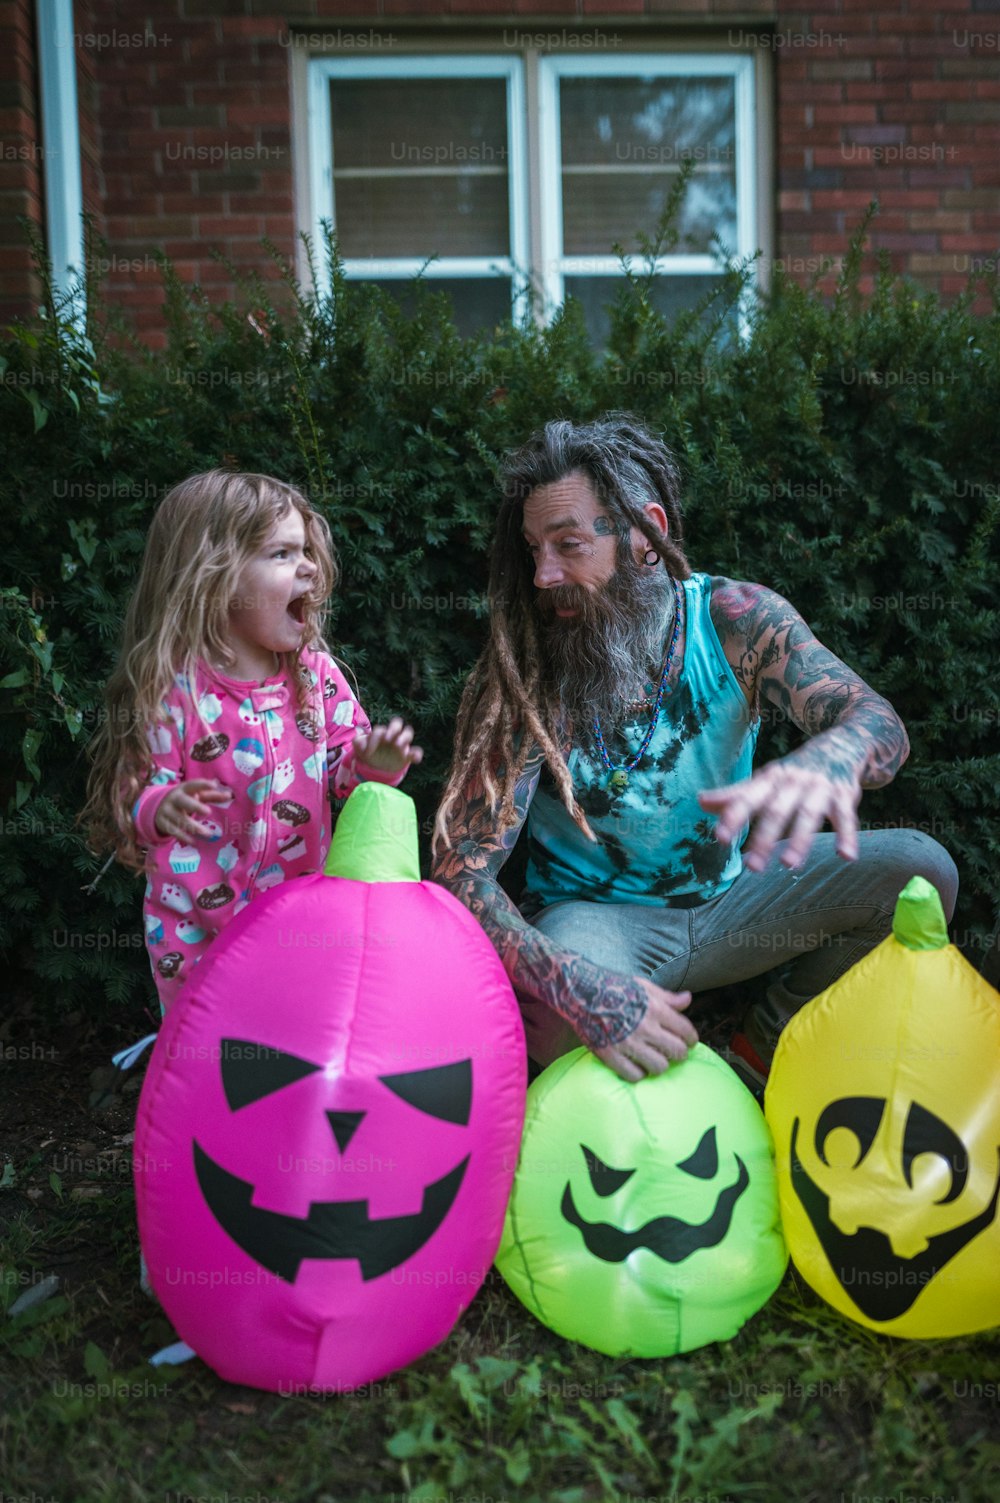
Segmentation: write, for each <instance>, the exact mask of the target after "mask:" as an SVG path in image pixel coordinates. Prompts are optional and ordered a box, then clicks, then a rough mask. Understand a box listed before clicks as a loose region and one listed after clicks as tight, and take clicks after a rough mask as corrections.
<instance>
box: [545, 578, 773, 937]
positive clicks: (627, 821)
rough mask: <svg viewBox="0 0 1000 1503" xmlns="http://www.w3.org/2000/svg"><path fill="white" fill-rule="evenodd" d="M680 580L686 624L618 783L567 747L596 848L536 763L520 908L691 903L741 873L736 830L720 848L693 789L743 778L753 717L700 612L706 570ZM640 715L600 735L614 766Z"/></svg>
mask: <svg viewBox="0 0 1000 1503" xmlns="http://www.w3.org/2000/svg"><path fill="white" fill-rule="evenodd" d="M682 583H683V589H684V596H685V609H686V623H687V625H686V639H685V644H684V660H683V663H682V665H681V673H680V678H679V680H678V681H677V683H676V685H675V687H674V689H673V691H672V692H668V693H667V694H666V695H665V696H664V700H663V704H662V706H661V708H660V715H659V719H658V721H657V725H656V730H655V731H654V732H653V738H652V740H651V742H650V744H649V747H648V749H647V751H646V754H645V756H644V757H643V759H642V761H641V762H640V763H639V765H638V767H636V768H635V769H634V770H632V771H631V772H630V773H629V774H628V786H627V788H626V789H625V790H624V792H622V793H613V792H612V791H611V790H610V789H609V787H608V777H609V774H608V770H607V768H606V767H604V765H603V764H602V762H601V761H600V757H599V755H598V753H597V750H596V748H595V749H594V750H593V752H590V751H585V750H583V749H582V748H581V747H579V746H576V747H574V748H573V750H572V752H571V753H570V757H569V763H568V765H569V771H570V775H571V777H572V779H573V788H574V791H575V793H576V797H577V799H578V801H579V803H580V806H581V808H582V809H583V811H584V813H585V814H586V816H587V819H588V821H589V822H590V827H591V829H592V830H593V831H594V834H595V835H596V836H597V837H598V842H599V843H598V844H597V845H593V844H591V842H590V841H589V840H587V838H586V837H585V836H584V835H582V834H581V833H580V831H579V830H578V829H577V827H576V825H575V824H574V823H573V821H572V820H571V819H570V817H569V815H568V814H567V812H566V810H565V808H564V807H563V803H562V800H561V799H560V798H559V795H558V793H557V792H556V788H555V783H554V781H553V779H552V776H551V774H550V773H549V771H548V769H543V771H542V776H541V779H540V780H539V785H538V788H537V789H536V791H535V796H534V798H533V799H532V802H531V806H530V808H529V810H528V819H527V835H528V868H527V874H526V881H525V896H524V903H523V905H522V906H523V909H524V912H525V913H526V914H530V913H532V912H537V911H538V910H539V909H540V908H543V907H547V906H548V905H549V904H550V903H559V902H562V901H563V900H564V899H567V898H578V899H583V900H585V901H587V902H592V903H594V902H596V903H646V904H650V905H658V904H666V905H667V906H668V907H672V908H692V907H695V906H696V905H698V904H700V903H705V902H708V900H709V899H710V898H714V897H718V895H719V894H720V893H722V892H725V890H726V888H727V887H729V886H730V884H731V883H732V882H733V881H734V879H735V878H736V876H737V875H738V873H739V871H740V869H741V866H742V861H741V857H740V847H741V845H742V843H743V840H744V839H745V837H746V833H747V827H745V828H744V829H743V830H741V831H740V832H739V835H738V836H737V838H736V839H735V840H734V841H733V843H732V845H728V846H726V845H722V844H721V843H720V842H719V841H717V840H716V838H715V835H714V834H713V829H714V826H715V817H714V815H709V814H706V813H705V811H704V810H703V809H702V807H701V805H700V804H699V803H698V799H697V794H698V793H699V792H701V791H703V790H704V789H706V788H719V787H721V786H722V785H724V784H726V783H735V782H737V781H738V780H739V779H740V778H746V777H749V776H750V772H751V768H752V764H753V754H754V748H755V746H756V742H757V732H758V730H759V724H760V723H759V721H758V720H756V719H755V718H754V717H753V716H752V714H751V711H750V706H749V704H748V703H747V699H746V695H745V694H744V693H743V691H742V689H741V688H740V686H739V684H738V683H737V681H736V677H735V675H734V673H733V670H732V669H731V668H730V666H729V664H728V663H727V661H726V658H725V654H724V653H723V651H722V644H721V643H720V641H719V637H718V633H717V632H716V629H715V626H714V624H713V622H712V618H711V616H710V614H709V604H710V601H711V593H712V586H711V579H710V577H709V575H707V574H693V575H692V576H691V578H690V579H687V580H684V581H683V582H682ZM649 714H650V711H649V710H643V711H641V712H640V713H639V715H638V716H637V717H636V718H635V719H633V720H628V721H626V722H625V724H624V725H623V727H622V729H621V731H620V732H619V733H618V734H617V735H615V736H614V737H613V738H612V741H611V744H610V745H609V747H608V753H609V755H610V757H611V759H612V761H613V762H614V763H615V764H616V765H618V764H619V763H622V762H628V761H631V759H632V758H633V757H634V756H635V754H636V752H637V751H638V749H639V746H640V744H641V742H642V738H643V736H644V735H645V733H646V731H647V729H648V727H649Z"/></svg>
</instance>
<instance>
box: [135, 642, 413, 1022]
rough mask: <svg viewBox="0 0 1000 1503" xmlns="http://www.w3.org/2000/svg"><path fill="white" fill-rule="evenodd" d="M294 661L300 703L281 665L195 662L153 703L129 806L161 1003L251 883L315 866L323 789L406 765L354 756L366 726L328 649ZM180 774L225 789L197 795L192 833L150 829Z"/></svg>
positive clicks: (379, 777)
mask: <svg viewBox="0 0 1000 1503" xmlns="http://www.w3.org/2000/svg"><path fill="white" fill-rule="evenodd" d="M301 664H302V671H303V672H304V674H305V675H306V676H307V678H308V681H309V683H310V694H309V705H308V709H306V710H305V711H299V710H297V709H296V707H295V696H294V690H293V687H292V684H291V683H290V681H289V680H288V679H287V678H286V677H285V675H284V674H276V675H275V676H274V677H273V678H269V679H267V680H266V681H265V682H264V683H263V684H260V683H257V682H256V681H254V682H251V683H246V682H243V681H240V680H237V679H231V678H226V677H225V676H224V675H223V674H221V673H219V672H217V671H216V670H215V669H214V668H210V667H209V666H208V665H207V664H204V663H202V664H199V667H198V673H197V682H196V685H195V692H194V695H193V696H192V693H191V689H190V685H189V683H188V681H187V680H186V679H185V678H183V676H182V675H180V674H179V675H178V676H177V678H176V679H175V681H174V685H173V688H172V689H171V690H170V692H169V693H168V694H167V695H166V697H165V698H164V700H163V702H162V703H163V707H164V710H165V712H166V715H167V719H166V720H165V721H161V722H160V723H158V724H157V725H153V726H150V728H149V740H150V751H151V755H152V760H153V773H152V775H151V777H150V779H149V782H148V783H147V785H146V787H145V788H144V789H143V791H142V793H141V794H140V795H139V797H138V799H137V800H136V803H135V807H134V809H133V817H134V819H135V825H136V831H137V835H138V841H139V844H140V845H142V846H145V847H146V877H147V881H146V894H145V898H144V901H143V918H144V921H145V928H146V947H147V949H148V951H149V956H150V963H151V965H152V969H153V979H154V981H155V983H156V989H157V991H158V993H159V997H160V1006H161V1008H162V1010H163V1012H164V1013H165V1012H166V1011H167V1009H168V1007H170V1005H171V1003H172V1002H173V1001H174V1000H175V998H176V997H177V996H178V994H179V992H180V988H181V986H182V985H183V983H184V981H185V979H186V978H187V976H189V975H190V973H191V971H192V969H193V968H194V966H195V965H196V964H197V963H198V961H199V960H200V959H201V957H202V955H203V954H204V953H205V951H206V949H207V948H208V946H209V945H210V944H211V942H212V940H213V939H214V938H215V936H216V935H217V934H219V933H220V932H221V930H222V929H224V928H225V926H226V924H228V922H229V920H230V919H231V918H233V916H234V915H235V914H237V913H239V912H240V910H241V909H242V908H245V907H246V905H247V904H248V903H249V902H250V901H251V900H252V899H253V897H254V896H255V894H256V893H258V892H262V891H265V890H266V889H267V888H269V887H275V886H276V885H277V884H278V883H279V882H287V881H288V879H289V878H290V877H298V876H302V875H304V874H305V873H307V872H314V871H319V870H321V869H322V866H323V862H324V860H325V859H326V854H327V851H328V849H329V846H330V795H331V794H332V795H333V797H334V798H346V797H347V795H348V794H349V793H350V792H351V791H352V790H353V789H354V788H356V787H357V785H358V783H359V782H362V781H366V780H367V781H375V782H381V783H392V784H397V783H399V782H401V781H402V778H403V776H404V774H405V769H404V771H403V773H397V774H388V773H383V772H379V771H377V770H376V769H375V768H372V767H368V766H366V765H365V764H363V763H361V762H359V761H358V760H357V759H356V757H355V755H354V749H353V746H352V742H353V740H354V736H355V733H356V732H357V731H362V732H364V733H366V734H367V732H368V731H370V729H371V725H370V723H369V720H368V717H367V715H366V714H365V712H364V710H363V709H362V708H361V706H360V704H359V703H358V701H357V700H356V699H355V698H354V695H353V694H352V693H351V690H350V689H349V688H348V686H347V683H346V681H345V679H344V676H343V674H342V673H341V672H340V670H339V668H337V666H336V664H335V663H334V662H333V660H332V658H330V657H329V656H328V655H327V654H326V653H321V652H313V651H310V650H306V651H304V652H303V654H302V659H301ZM188 778H217V779H218V780H219V781H220V782H221V783H223V784H225V786H226V787H227V788H231V789H232V792H233V798H232V801H231V803H230V804H229V805H228V807H223V806H222V805H211V806H208V814H207V816H206V818H205V820H203V821H202V823H203V824H204V827H205V835H204V838H203V839H201V840H198V841H196V842H194V843H188V842H187V841H183V840H178V839H177V838H176V837H175V836H173V835H166V836H164V835H161V834H160V833H159V832H158V831H157V829H156V823H155V821H156V811H157V809H158V808H159V806H160V804H161V803H162V801H163V799H164V797H165V796H166V794H167V793H168V792H169V790H170V789H171V788H172V787H174V786H176V784H178V783H182V782H184V781H185V780H186V779H188Z"/></svg>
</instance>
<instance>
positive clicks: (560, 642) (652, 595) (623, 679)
mask: <svg viewBox="0 0 1000 1503" xmlns="http://www.w3.org/2000/svg"><path fill="white" fill-rule="evenodd" d="M672 599H673V585H672V582H671V579H670V576H669V574H668V573H667V571H666V569H665V568H659V567H657V568H653V569H648V568H645V567H642V568H639V567H635V566H633V565H631V564H626V565H622V564H619V565H618V567H617V568H616V570H615V573H614V574H613V575H612V577H611V578H610V579H609V580H608V582H607V584H605V585H602V586H601V587H600V588H599V589H598V590H596V591H590V590H587V589H585V588H584V587H583V586H582V585H556V586H555V587H554V588H553V589H551V590H546V591H545V592H544V597H539V598H538V599H537V601H536V606H537V610H538V618H539V639H540V646H541V653H542V683H543V685H544V687H545V689H546V690H547V692H548V693H550V694H554V695H556V696H557V697H558V699H559V702H560V704H561V706H562V712H563V718H564V723H565V724H566V725H567V728H569V727H572V731H573V739H574V740H575V741H577V742H581V741H586V742H590V741H592V740H593V724H594V719H595V717H596V718H597V719H598V720H599V721H600V723H601V731H602V733H603V735H604V736H605V738H607V737H608V735H610V734H611V733H612V732H613V731H614V730H615V729H616V728H617V727H618V726H620V725H621V724H622V722H623V721H624V720H625V719H626V718H627V705H628V702H629V700H635V699H642V698H644V697H645V691H646V684H647V682H650V681H651V682H653V683H654V684H655V683H657V681H658V679H659V674H660V669H661V667H662V665H663V654H664V651H665V648H666V634H667V629H668V627H669V626H670V615H671V602H672ZM557 608H558V609H561V610H570V609H572V610H576V611H579V615H577V616H574V617H558V616H556V615H555V614H554V612H555V610H556V609H557Z"/></svg>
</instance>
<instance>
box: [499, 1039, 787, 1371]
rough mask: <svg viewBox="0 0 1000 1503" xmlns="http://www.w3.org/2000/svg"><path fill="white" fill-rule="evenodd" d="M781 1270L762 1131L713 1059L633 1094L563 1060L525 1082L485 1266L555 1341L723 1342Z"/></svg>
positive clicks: (696, 1051)
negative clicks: (515, 1148) (506, 1188)
mask: <svg viewBox="0 0 1000 1503" xmlns="http://www.w3.org/2000/svg"><path fill="white" fill-rule="evenodd" d="M787 1261H788V1254H787V1252H786V1250H785V1243H784V1239H783V1237H782V1233H781V1223H780V1220H779V1216H778V1189H777V1180H776V1175H775V1167H774V1151H773V1147H772V1143H771V1135H770V1132H769V1130H768V1127H767V1123H766V1122H765V1121H764V1116H763V1113H762V1112H761V1110H760V1108H759V1107H758V1105H757V1103H756V1102H755V1101H754V1099H753V1097H752V1096H751V1095H750V1093H749V1091H748V1090H747V1089H746V1088H745V1086H744V1085H743V1084H742V1082H741V1081H740V1080H739V1079H738V1078H737V1076H736V1075H735V1074H734V1072H733V1071H732V1070H731V1069H730V1068H729V1066H728V1065H727V1064H725V1063H724V1062H723V1061H722V1060H721V1059H719V1058H718V1056H717V1055H715V1054H713V1053H712V1052H711V1050H709V1049H706V1048H705V1047H704V1046H703V1045H701V1044H696V1045H695V1047H694V1048H693V1049H692V1051H691V1052H690V1054H689V1055H688V1057H687V1059H685V1060H683V1061H682V1062H681V1063H679V1064H673V1065H671V1066H670V1068H669V1069H668V1070H667V1071H666V1072H665V1074H663V1075H659V1076H654V1077H649V1078H647V1079H645V1080H642V1081H639V1082H638V1083H637V1084H631V1083H629V1082H628V1081H624V1080H621V1079H620V1078H619V1077H618V1076H617V1075H615V1074H614V1073H613V1072H612V1071H611V1070H609V1069H608V1068H607V1066H606V1065H604V1064H602V1063H601V1061H600V1060H598V1059H596V1058H595V1056H594V1055H593V1054H591V1053H590V1051H589V1050H587V1049H582V1048H581V1049H575V1050H574V1051H573V1052H572V1053H571V1054H567V1055H564V1056H563V1057H562V1058H561V1059H558V1060H556V1061H555V1063H554V1064H552V1065H550V1066H549V1068H548V1069H547V1070H545V1071H544V1072H543V1073H542V1074H541V1075H540V1076H539V1077H538V1079H537V1080H536V1081H535V1082H534V1084H533V1085H532V1086H531V1088H530V1090H529V1091H528V1101H527V1113H526V1117H525V1124H524V1135H523V1138H522V1142H521V1152H520V1157H519V1159H518V1166H517V1172H516V1174H515V1177H514V1189H513V1193H512V1195H511V1199H510V1204H509V1206H508V1208H507V1216H506V1220H505V1222H504V1230H503V1237H502V1238H501V1242H500V1250H499V1252H498V1253H497V1258H496V1266H497V1268H498V1269H499V1271H500V1273H501V1275H502V1276H503V1278H504V1279H505V1280H506V1281H507V1283H508V1284H509V1285H510V1287H511V1289H513V1291H514V1293H515V1294H516V1295H517V1296H518V1298H519V1299H520V1300H521V1301H522V1302H523V1303H524V1304H525V1305H526V1306H527V1307H528V1309H529V1310H531V1312H532V1313H533V1314H534V1315H536V1316H537V1317H538V1319H539V1320H540V1321H542V1322H543V1323H544V1324H545V1325H547V1326H550V1327H551V1328H552V1330H554V1331H556V1332H558V1334H559V1335H560V1336H567V1337H569V1338H570V1339H571V1340H573V1341H579V1342H582V1343H583V1345H584V1346H589V1347H594V1348H595V1349H596V1350H597V1351H600V1352H607V1353H608V1354H609V1355H610V1356H615V1357H617V1356H637V1357H665V1356H670V1355H673V1354H674V1353H676V1352H685V1351H691V1350H693V1349H694V1348H695V1347H699V1346H704V1345H705V1344H706V1343H707V1342H710V1341H722V1340H725V1339H727V1338H728V1337H730V1336H733V1335H735V1333H736V1332H737V1331H738V1330H739V1329H740V1327H741V1326H742V1325H743V1323H744V1321H746V1320H747V1319H748V1318H749V1317H750V1316H751V1315H753V1314H755V1312H756V1311H757V1310H759V1309H760V1307H761V1306H762V1305H763V1304H765V1303H766V1301H767V1300H768V1299H770V1297H771V1295H772V1294H773V1293H774V1291H775V1289H776V1288H777V1287H778V1284H779V1283H780V1282H781V1278H782V1275H783V1273H784V1271H785V1265H786V1263H787Z"/></svg>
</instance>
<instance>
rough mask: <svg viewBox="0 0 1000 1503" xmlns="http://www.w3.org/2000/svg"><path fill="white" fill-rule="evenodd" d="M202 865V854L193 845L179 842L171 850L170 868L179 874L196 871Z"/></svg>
mask: <svg viewBox="0 0 1000 1503" xmlns="http://www.w3.org/2000/svg"><path fill="white" fill-rule="evenodd" d="M200 865H201V855H200V854H199V852H198V851H197V850H196V849H195V847H194V846H193V845H181V844H180V842H178V843H177V844H176V845H175V846H174V847H173V849H172V850H171V852H170V870H171V871H172V872H177V874H178V876H180V875H181V874H183V873H187V872H196V871H197V870H198V868H199V866H200Z"/></svg>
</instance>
